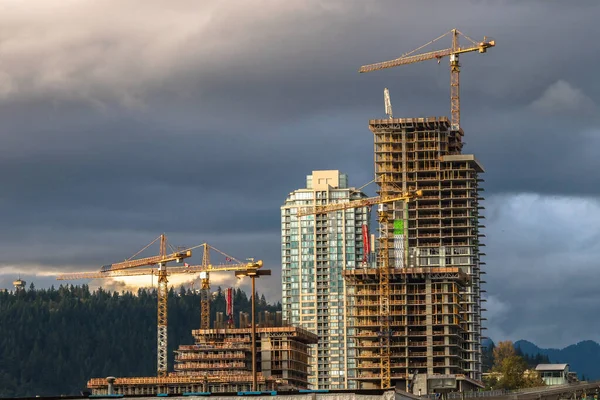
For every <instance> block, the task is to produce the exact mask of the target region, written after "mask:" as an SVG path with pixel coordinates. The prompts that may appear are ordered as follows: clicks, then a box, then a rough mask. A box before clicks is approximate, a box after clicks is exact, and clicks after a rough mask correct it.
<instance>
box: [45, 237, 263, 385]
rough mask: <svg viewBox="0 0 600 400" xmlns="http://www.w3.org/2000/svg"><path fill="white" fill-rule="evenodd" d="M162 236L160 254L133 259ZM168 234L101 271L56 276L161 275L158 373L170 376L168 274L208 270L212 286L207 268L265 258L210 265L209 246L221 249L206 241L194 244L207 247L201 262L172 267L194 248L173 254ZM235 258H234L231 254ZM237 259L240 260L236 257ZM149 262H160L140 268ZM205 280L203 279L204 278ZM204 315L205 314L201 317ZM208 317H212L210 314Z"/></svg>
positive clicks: (235, 267) (234, 267)
mask: <svg viewBox="0 0 600 400" xmlns="http://www.w3.org/2000/svg"><path fill="white" fill-rule="evenodd" d="M159 239H160V253H161V255H159V256H153V257H147V258H140V259H133V257H135V256H136V255H137V254H139V253H141V252H142V251H144V250H145V249H147V248H148V247H149V246H151V245H152V244H154V243H155V242H156V241H157V240H159ZM166 247H167V242H166V236H165V235H161V236H159V238H157V239H155V240H154V241H152V242H151V243H150V244H148V245H147V246H146V247H144V248H143V249H142V250H140V251H139V252H138V253H136V254H135V255H134V256H132V257H131V258H130V259H128V260H126V261H124V262H121V263H115V264H109V265H105V266H103V267H102V268H101V270H100V271H95V272H73V273H67V274H61V275H58V276H57V277H56V279H57V280H62V281H67V280H69V281H70V280H76V279H103V278H117V277H126V276H143V275H151V276H157V277H158V291H157V293H158V306H157V310H158V312H157V314H158V315H157V331H158V335H157V339H158V340H157V374H158V376H159V377H164V376H167V322H168V321H167V311H168V307H167V300H168V287H167V284H168V279H167V277H168V276H169V275H175V274H198V273H200V274H202V273H206V285H207V287H208V288H210V283H209V282H208V272H210V271H215V272H216V271H240V270H243V271H250V272H253V271H257V270H258V269H260V268H261V267H262V265H263V262H262V261H256V262H254V261H252V262H248V263H241V262H239V261H238V263H233V264H220V265H211V264H210V263H209V260H210V256H209V253H208V249H214V250H216V251H219V252H220V253H222V254H225V253H223V252H221V251H220V250H218V249H216V248H214V247H212V246H210V245H208V244H206V243H204V244H202V245H200V246H195V247H203V248H204V250H205V252H206V253H205V254H204V257H203V263H202V265H188V266H179V267H170V268H168V269H167V268H166V263H167V262H170V261H177V262H181V261H182V260H183V259H184V258H188V257H191V255H192V249H185V250H181V251H176V252H173V253H171V254H166ZM232 260H235V259H233V258H232ZM235 261H237V260H235ZM149 265H157V266H158V268H137V267H142V266H149ZM203 284H204V281H203ZM208 298H209V297H208ZM203 307H204V303H203V304H202V308H203ZM208 307H209V308H208V312H210V305H209V306H208ZM201 318H204V314H202V317H201ZM206 318H210V317H209V316H208V315H207V316H206Z"/></svg>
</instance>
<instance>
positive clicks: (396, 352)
mask: <svg viewBox="0 0 600 400" xmlns="http://www.w3.org/2000/svg"><path fill="white" fill-rule="evenodd" d="M369 128H370V130H371V131H372V132H373V133H374V139H375V173H376V180H377V182H378V183H379V184H381V182H382V181H385V182H392V183H393V184H394V188H393V189H391V190H392V191H391V192H387V193H385V194H387V195H390V194H394V193H401V192H403V193H406V192H410V191H413V190H422V191H423V196H422V197H419V198H418V199H416V200H415V201H411V202H409V203H404V202H396V203H395V206H392V207H390V208H391V209H390V210H389V212H390V217H391V218H390V220H389V225H388V226H384V227H381V228H382V229H384V230H386V231H387V232H389V234H390V235H391V234H392V233H393V241H391V243H393V248H391V249H390V254H389V260H390V262H389V265H390V270H391V271H390V315H389V316H383V317H384V318H385V317H388V318H389V320H390V326H391V327H392V337H391V358H390V371H391V375H390V376H391V383H392V385H397V386H399V387H401V388H402V389H409V388H412V391H413V393H417V392H420V393H422V394H426V393H429V392H431V391H433V390H436V389H441V387H440V385H441V386H444V385H446V386H444V388H445V389H451V388H450V387H449V386H448V382H450V383H452V382H455V385H456V387H455V388H454V390H456V389H458V390H470V389H473V388H476V387H478V386H480V384H481V383H480V381H481V329H482V328H481V319H482V318H481V310H482V309H481V301H482V300H481V297H480V293H481V289H480V285H481V283H482V282H481V281H480V274H481V272H480V266H481V265H482V264H483V262H481V261H480V257H481V256H482V253H481V252H480V246H482V244H480V242H479V239H480V237H481V236H483V235H481V234H480V228H481V225H480V224H479V219H480V218H483V217H482V216H480V209H481V208H482V207H481V206H480V200H482V198H481V197H480V191H481V190H482V189H481V188H480V186H479V184H480V182H481V181H482V180H481V179H480V175H479V174H480V173H482V172H483V168H482V167H481V165H480V164H479V162H478V161H477V160H476V159H475V157H474V156H473V155H467V154H462V153H461V151H462V146H463V143H462V131H460V132H452V131H451V130H450V122H449V121H448V119H447V118H406V119H404V118H402V119H401V118H393V119H385V120H371V121H370V122H369ZM388 186H389V185H385V187H386V190H390V189H387V187H388ZM344 276H345V278H346V280H347V285H348V296H349V309H348V319H349V324H350V327H349V331H348V336H349V337H350V338H352V347H354V348H353V349H352V350H351V352H350V354H352V355H353V356H349V358H351V357H353V360H352V361H351V364H352V368H351V371H349V377H350V378H349V379H351V380H354V381H355V382H357V387H358V388H376V387H378V386H379V384H380V376H381V375H380V374H381V369H380V368H381V367H380V351H379V346H380V344H379V335H380V334H381V332H380V331H381V318H382V316H381V315H380V312H379V310H380V309H379V306H380V298H379V297H380V291H379V275H378V271H377V269H375V268H363V269H355V270H350V269H347V270H346V271H344ZM450 386H451V385H450Z"/></svg>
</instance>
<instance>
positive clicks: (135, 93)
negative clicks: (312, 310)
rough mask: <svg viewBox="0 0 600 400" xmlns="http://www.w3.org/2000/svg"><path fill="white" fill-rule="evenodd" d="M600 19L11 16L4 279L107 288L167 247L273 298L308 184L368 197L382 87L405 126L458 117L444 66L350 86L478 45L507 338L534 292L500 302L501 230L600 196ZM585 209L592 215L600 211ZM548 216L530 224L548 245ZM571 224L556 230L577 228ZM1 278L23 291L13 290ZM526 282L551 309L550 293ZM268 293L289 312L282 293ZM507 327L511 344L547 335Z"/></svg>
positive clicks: (508, 7)
mask: <svg viewBox="0 0 600 400" xmlns="http://www.w3.org/2000/svg"><path fill="white" fill-rule="evenodd" d="M599 7H600V6H598V3H597V2H595V1H589V2H583V1H582V2H576V3H574V4H571V3H567V2H559V1H551V2H548V1H529V2H520V1H462V2H445V1H431V2H417V1H414V2H397V1H377V2H369V3H363V2H348V1H328V2H317V1H308V2H293V1H292V2H281V1H253V2H244V1H239V2H237V1H229V2H219V1H215V2H208V1H207V2H202V3H199V2H196V1H180V2H171V3H169V6H168V7H166V6H165V5H164V3H162V2H158V1H145V2H138V1H123V2H119V4H118V5H116V4H115V3H114V2H109V1H99V2H93V3H83V2H73V3H68V4H67V5H65V6H64V7H61V8H60V9H56V8H53V7H51V5H49V4H48V3H47V2H42V1H39V2H33V3H32V2H29V3H28V5H27V6H26V7H25V6H22V5H18V4H17V3H15V4H12V5H10V6H5V9H3V12H2V13H0V22H1V23H0V120H1V121H2V125H1V127H2V129H1V142H0V144H1V145H0V184H1V185H2V186H1V187H2V191H1V192H0V206H1V207H0V220H1V221H2V225H1V226H0V238H1V239H2V241H1V243H0V251H2V254H3V261H2V262H0V265H2V266H3V267H0V268H2V270H3V271H4V272H6V273H9V274H12V273H13V272H14V271H18V270H19V269H21V270H24V271H26V272H28V273H30V274H33V273H34V271H46V272H48V271H52V270H60V269H71V270H74V269H91V268H97V266H98V265H101V264H103V263H106V262H110V261H113V260H118V259H122V258H125V257H128V256H130V255H131V254H132V253H133V252H135V251H136V250H137V249H139V248H140V247H142V246H143V245H144V244H145V243H147V242H148V241H150V240H151V239H153V238H154V237H155V236H156V235H157V234H159V233H160V232H167V233H169V234H170V237H171V238H172V242H173V243H174V244H185V245H194V244H198V243H201V242H203V241H208V242H211V243H213V244H215V245H216V246H217V247H219V248H222V249H223V250H225V251H230V252H232V253H235V254H236V255H237V254H240V255H241V257H246V256H248V257H256V258H262V259H264V260H265V262H266V263H267V264H268V265H269V266H270V268H272V269H273V270H274V273H275V276H274V277H273V278H270V279H272V280H273V281H274V282H277V280H278V279H279V276H278V275H277V274H278V270H279V268H280V266H279V246H280V244H279V206H280V205H281V204H282V203H283V201H284V199H285V197H286V195H287V194H288V193H289V192H290V191H292V190H294V189H296V188H298V187H300V186H303V185H304V179H305V175H307V174H310V173H311V171H312V170H315V169H340V170H342V171H344V172H346V173H348V174H349V175H350V181H351V184H353V185H355V186H361V185H363V184H364V183H366V182H368V181H369V180H371V179H372V175H373V162H372V160H373V155H372V135H371V133H370V132H369V131H368V127H367V124H368V119H369V118H378V117H382V116H383V115H384V114H383V101H382V100H383V99H382V90H383V88H384V87H389V88H390V90H391V96H392V103H393V107H394V113H395V115H396V116H398V117H413V116H417V117H419V116H431V115H447V114H448V108H449V72H448V65H447V60H443V61H442V63H441V64H440V65H437V63H435V62H434V61H431V62H428V63H420V64H415V65H411V66H405V67H401V68H394V69H391V70H385V71H379V72H376V73H370V74H365V75H360V74H358V72H357V70H358V67H359V66H360V65H363V64H367V63H371V62H377V61H382V60H387V59H392V58H395V57H398V56H400V55H401V54H402V53H404V52H406V51H409V50H412V49H414V48H416V47H418V46H420V45H422V44H423V43H425V42H427V41H428V40H430V39H432V38H434V37H436V36H438V35H440V34H442V33H443V32H444V31H447V30H449V29H451V28H453V27H457V28H459V29H461V30H462V31H463V32H465V33H466V34H468V35H470V36H471V37H472V38H474V39H477V40H479V39H481V38H482V37H483V35H488V36H491V37H493V38H494V39H496V40H497V47H496V48H493V49H491V50H489V52H488V54H485V55H478V54H468V55H464V56H462V58H461V61H462V71H463V73H462V75H461V82H462V93H461V95H462V97H461V100H462V109H463V114H462V122H463V127H464V129H465V133H466V137H465V140H466V142H467V146H466V149H467V151H468V152H473V153H475V154H476V155H477V157H478V158H479V159H480V161H481V162H482V163H483V164H484V166H485V167H486V170H487V174H486V180H487V182H486V190H487V191H486V196H487V197H488V199H489V207H488V212H489V213H490V218H489V221H488V228H489V230H490V233H491V234H490V235H489V236H490V237H489V239H490V240H489V241H488V253H489V254H490V256H489V259H490V260H489V262H488V265H489V267H488V268H489V270H490V279H488V280H489V281H490V283H489V294H490V297H491V298H490V305H492V304H495V305H496V306H495V311H494V312H496V313H497V314H496V315H497V319H496V321H503V320H502V318H504V317H503V316H502V315H503V314H502V313H503V312H504V313H510V312H512V311H511V310H514V309H515V307H517V304H518V300H524V299H525V298H526V296H527V293H530V292H529V289H526V288H524V287H521V286H518V285H516V286H515V285H498V282H504V281H505V280H508V279H512V278H511V277H512V276H513V275H512V274H513V273H514V272H513V270H512V269H510V268H508V267H506V264H507V262H506V260H504V259H503V252H504V251H506V250H505V249H504V248H500V245H499V244H497V243H498V242H500V243H502V246H504V242H503V241H502V237H503V235H501V234H500V233H498V232H497V231H496V230H497V228H498V226H501V225H500V223H499V222H498V220H497V219H494V218H493V216H494V215H503V214H502V213H504V212H506V207H507V206H508V204H512V203H510V199H511V198H518V194H519V193H529V194H534V195H535V194H540V195H542V199H545V198H546V197H548V196H552V195H557V196H584V197H586V198H587V199H588V200H586V201H589V202H593V201H594V200H593V198H594V196H596V195H597V191H598V189H597V188H598V187H600V182H599V181H598V179H599V178H598V176H599V174H598V173H597V171H598V168H600V165H599V164H598V161H597V160H598V158H597V156H596V154H595V152H594V149H595V148H597V142H598V140H600V139H599V138H598V135H600V132H598V129H597V125H598V124H597V123H598V121H597V117H596V115H597V113H598V104H600V95H599V93H600V81H598V80H597V79H596V76H595V70H596V65H598V62H599V61H600V60H599V58H600V57H599V55H598V54H600V53H599V52H598V51H597V48H595V47H594V46H595V44H594V42H593V38H594V37H597V36H598V34H599V33H600V27H598V24H597V23H596V15H597V14H598V11H600V8H599ZM449 44H450V42H449V41H448V40H446V41H445V42H443V43H441V44H440V46H439V47H438V48H441V47H447V46H449ZM370 193H373V191H372V189H371V191H370ZM499 199H506V201H505V202H503V201H501V200H499ZM560 199H563V197H560ZM561 201H562V200H561ZM552 204H553V207H558V208H560V207H563V206H564V203H561V202H559V203H552ZM590 204H591V203H590ZM577 210H579V211H580V212H582V213H583V212H589V213H591V214H592V215H594V216H597V215H600V211H599V210H598V209H597V208H594V207H591V208H590V209H587V208H577ZM552 213H553V209H552V210H551V209H549V210H548V211H547V214H546V215H541V216H538V219H537V220H533V221H532V222H531V224H532V225H533V226H540V227H541V228H540V229H541V230H543V229H544V227H543V225H542V223H543V222H545V219H547V218H548V215H553V214H552ZM521 223H522V218H521V219H518V220H515V221H514V229H525V228H527V227H526V226H525V227H523V226H522V225H521ZM574 223H575V222H573V221H570V220H566V221H564V226H565V227H566V228H565V229H566V230H569V229H574V228H573V227H574V225H573V224H574ZM574 240H575V239H574V236H572V237H567V238H565V242H566V243H573V241H574ZM507 245H510V246H511V249H513V250H514V251H513V252H512V253H511V254H513V255H514V257H513V258H511V260H510V263H511V265H513V266H514V268H528V267H527V265H535V267H531V269H532V271H537V273H538V275H542V276H546V275H545V273H546V272H548V271H559V270H560V269H561V268H562V265H561V264H560V263H558V261H556V260H555V259H548V260H546V263H545V264H544V265H541V264H536V263H533V262H532V261H531V260H532V259H535V257H536V255H537V254H539V253H540V252H544V251H545V250H546V249H547V248H549V247H552V246H553V242H552V241H551V240H550V239H548V238H547V237H545V236H543V235H542V236H541V237H536V236H535V235H532V234H530V235H528V236H526V237H524V238H523V240H522V242H519V243H508V244H507ZM565 251H566V252H567V253H568V251H570V250H568V251H567V250H565ZM581 251H582V252H583V253H584V254H585V255H586V257H587V258H586V260H587V261H586V263H587V264H586V265H589V268H590V270H589V271H588V272H589V273H593V269H592V265H593V262H592V261H590V260H592V259H594V257H595V256H596V255H600V254H597V253H600V251H598V249H596V248H595V247H594V246H588V247H587V248H585V249H583V250H581ZM492 277H494V279H493V280H492V279H491V278H492ZM0 279H2V280H0V286H2V284H3V285H4V286H9V284H10V280H11V279H13V277H12V276H10V275H3V276H2V277H0ZM42 279H47V278H41V277H40V280H42ZM571 279H572V280H573V282H579V281H580V280H582V279H584V278H583V277H582V276H579V275H573V276H572V278H571ZM30 280H31V279H30ZM44 282H45V281H44ZM511 282H512V281H511ZM531 282H532V283H531V285H533V286H534V287H535V288H536V290H537V291H536V292H535V293H537V295H536V296H539V298H543V296H544V293H546V294H547V293H548V292H547V291H545V290H546V289H545V288H547V287H548V285H550V284H554V283H553V281H552V282H546V283H544V284H542V283H539V284H538V283H536V281H535V279H534V278H531ZM573 286H574V287H576V286H577V285H576V284H575V283H573ZM269 290H270V295H271V297H272V298H277V297H278V296H279V293H278V292H279V290H278V285H275V284H274V285H269ZM569 290H572V288H570V287H569ZM569 294H572V293H571V292H570V293H569ZM493 296H495V297H493ZM563 306H564V307H567V306H566V305H563ZM535 307H537V306H535ZM535 307H534V306H533V305H532V306H531V307H529V306H526V307H525V308H522V309H523V311H524V312H531V313H534V312H536V311H535V310H537V308H535ZM582 307H584V305H582ZM588 307H589V306H588ZM528 310H529V311H528ZM490 314H492V307H490ZM543 314H544V313H543V312H539V313H538V315H543ZM490 319H491V315H490ZM511 321H521V320H515V319H512V320H511ZM571 322H572V321H571ZM490 323H491V322H490ZM493 324H496V325H493ZM493 324H492V326H491V329H490V331H494V332H497V335H498V336H507V337H511V338H513V339H518V338H520V337H516V336H515V335H532V337H527V338H529V339H533V340H535V339H536V337H537V336H536V335H538V334H537V333H535V332H534V331H533V330H531V331H527V330H524V329H521V330H519V329H517V328H518V327H516V326H511V325H510V323H509V322H506V324H503V325H502V326H501V325H500V324H498V323H497V322H494V323H493ZM539 324H540V326H545V325H544V324H543V321H542V320H540V322H539ZM490 333H491V332H490ZM533 336H535V337H533ZM549 340H552V339H549ZM556 340H557V341H559V338H558V337H556Z"/></svg>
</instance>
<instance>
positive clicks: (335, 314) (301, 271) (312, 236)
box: [281, 170, 370, 389]
mask: <svg viewBox="0 0 600 400" xmlns="http://www.w3.org/2000/svg"><path fill="white" fill-rule="evenodd" d="M365 197H366V195H365V194H364V193H362V192H361V191H360V190H357V189H355V188H351V187H348V177H347V176H346V175H345V174H342V173H340V171H335V170H333V171H332V170H329V171H313V173H312V175H308V176H307V177H306V187H305V188H301V189H298V190H295V191H294V192H292V193H290V194H289V195H288V197H287V199H286V200H285V204H284V205H283V206H282V207H281V265H282V292H283V293H282V298H283V301H282V304H283V318H284V319H286V320H287V321H288V323H291V324H294V325H299V326H302V327H304V328H307V329H308V330H310V331H312V332H314V333H316V334H317V335H318V337H319V342H318V344H317V345H316V346H313V349H312V350H311V355H312V357H311V369H310V375H309V383H310V384H311V385H312V387H313V388H314V389H343V388H347V387H352V383H350V386H349V382H350V381H349V380H348V378H349V374H350V375H352V374H353V371H354V370H355V369H354V368H353V366H352V365H349V363H348V346H347V343H348V337H347V330H346V329H347V324H346V320H347V315H346V298H347V297H346V295H347V293H346V284H345V282H344V278H343V276H342V272H343V271H344V270H345V269H354V268H356V267H360V266H361V264H362V263H363V262H364V252H363V229H364V228H363V226H366V229H364V231H365V232H369V231H370V229H368V228H369V220H370V211H369V210H368V209H367V208H357V209H348V210H344V211H335V212H331V213H328V214H322V215H316V216H314V215H313V216H306V217H302V218H301V219H299V218H298V217H297V212H298V209H299V208H302V207H306V206H314V205H325V204H331V203H339V202H347V201H351V200H358V199H361V198H365ZM366 236H367V240H369V237H368V234H367V235H366ZM350 378H352V376H350Z"/></svg>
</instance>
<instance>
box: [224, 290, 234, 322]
mask: <svg viewBox="0 0 600 400" xmlns="http://www.w3.org/2000/svg"><path fill="white" fill-rule="evenodd" d="M225 299H226V301H227V315H229V316H230V317H231V316H232V315H233V289H232V288H227V289H226V292H225Z"/></svg>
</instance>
